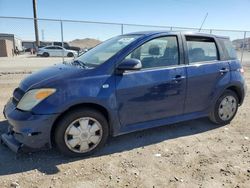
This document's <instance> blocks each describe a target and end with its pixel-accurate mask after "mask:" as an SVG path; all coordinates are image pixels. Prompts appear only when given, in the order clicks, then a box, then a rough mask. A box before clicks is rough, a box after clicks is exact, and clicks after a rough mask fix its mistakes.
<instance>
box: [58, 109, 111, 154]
mask: <svg viewBox="0 0 250 188" xmlns="http://www.w3.org/2000/svg"><path fill="white" fill-rule="evenodd" d="M108 132H109V131H108V123H107V120H106V118H105V117H104V116H103V115H102V114H101V113H100V112H98V111H96V110H93V109H77V110H73V111H71V112H69V113H67V114H66V115H65V116H64V117H62V119H61V120H60V121H59V123H58V125H57V128H56V130H55V143H56V146H57V148H58V149H59V150H60V151H61V152H62V153H63V154H65V155H68V156H73V157H77V156H86V155H91V154H92V153H94V152H96V151H97V150H99V149H100V148H101V147H102V146H103V145H104V144H105V142H106V140H107V138H108Z"/></svg>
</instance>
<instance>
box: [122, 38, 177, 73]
mask: <svg viewBox="0 0 250 188" xmlns="http://www.w3.org/2000/svg"><path fill="white" fill-rule="evenodd" d="M129 58H135V59H138V60H140V61H141V62H142V68H143V69H147V68H154V67H165V66H171V65H178V64H179V50H178V42H177V38H176V37H175V36H168V37H159V38H156V39H152V40H150V41H148V42H146V43H144V44H143V45H141V46H140V47H139V48H137V49H135V50H134V51H133V52H132V53H130V54H129V55H128V56H127V57H126V59H129Z"/></svg>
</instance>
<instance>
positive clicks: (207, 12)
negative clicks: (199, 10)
mask: <svg viewBox="0 0 250 188" xmlns="http://www.w3.org/2000/svg"><path fill="white" fill-rule="evenodd" d="M207 16H208V12H207V13H206V15H205V17H204V19H203V21H202V23H201V26H200V29H199V32H200V31H201V29H202V27H203V25H204V23H205V21H206V19H207Z"/></svg>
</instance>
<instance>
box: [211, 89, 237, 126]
mask: <svg viewBox="0 0 250 188" xmlns="http://www.w3.org/2000/svg"><path fill="white" fill-rule="evenodd" d="M229 96H231V97H233V98H235V103H236V107H235V108H236V109H235V111H234V113H233V115H232V116H231V117H230V118H229V119H227V120H223V119H221V117H220V114H219V109H220V108H221V102H222V101H223V99H225V98H226V97H229ZM238 106H239V98H238V96H237V94H236V93H235V92H234V91H232V90H225V92H224V93H223V94H222V95H221V96H220V97H219V98H218V100H217V101H216V103H215V105H214V107H213V109H212V111H211V112H210V115H209V119H210V121H212V122H213V123H215V124H221V125H225V124H229V123H230V122H231V121H232V119H233V118H234V117H235V115H236V113H237V111H238ZM221 115H222V114H221Z"/></svg>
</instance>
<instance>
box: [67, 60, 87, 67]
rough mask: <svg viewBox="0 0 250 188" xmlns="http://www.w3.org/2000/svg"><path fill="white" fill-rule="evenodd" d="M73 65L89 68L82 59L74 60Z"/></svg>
mask: <svg viewBox="0 0 250 188" xmlns="http://www.w3.org/2000/svg"><path fill="white" fill-rule="evenodd" d="M71 64H72V65H76V66H79V65H80V66H81V67H84V68H88V66H87V65H86V63H84V62H82V61H80V60H74V61H72V62H71Z"/></svg>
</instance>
